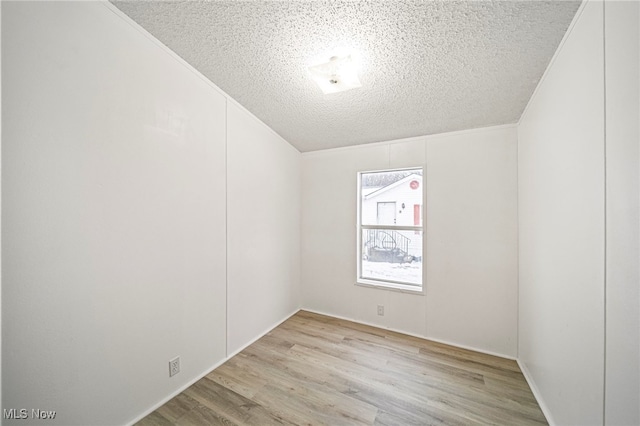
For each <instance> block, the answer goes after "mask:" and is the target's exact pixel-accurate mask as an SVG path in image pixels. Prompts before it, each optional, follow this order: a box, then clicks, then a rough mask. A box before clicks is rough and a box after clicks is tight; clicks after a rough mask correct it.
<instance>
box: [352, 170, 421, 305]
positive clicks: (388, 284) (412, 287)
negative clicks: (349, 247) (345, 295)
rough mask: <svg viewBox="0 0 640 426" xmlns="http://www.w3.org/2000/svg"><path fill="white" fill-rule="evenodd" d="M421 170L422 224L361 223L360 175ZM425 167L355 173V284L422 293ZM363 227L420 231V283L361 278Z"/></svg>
mask: <svg viewBox="0 0 640 426" xmlns="http://www.w3.org/2000/svg"><path fill="white" fill-rule="evenodd" d="M417 169H420V170H422V185H421V187H422V188H421V190H422V204H421V208H420V215H421V216H422V226H398V225H363V224H362V223H361V221H362V211H361V210H362V175H364V174H368V173H388V172H402V171H407V170H417ZM425 182H426V179H425V167H424V166H423V165H419V166H414V167H404V168H394V169H391V168H390V169H382V170H368V171H362V172H358V173H357V198H358V199H357V202H356V203H357V209H356V214H357V218H356V232H357V238H356V245H357V247H356V253H357V254H356V255H357V259H356V264H357V268H356V269H357V275H356V285H358V286H363V287H372V288H378V289H386V290H393V291H400V292H405V293H411V294H419V295H424V293H425V276H426V268H425V258H426V256H425V253H426V250H425V248H426V238H425V230H424V225H425V223H426V221H425V214H426V213H425V212H426V210H427V209H426V208H425V200H426V189H425V188H426V185H425ZM363 229H392V230H396V231H420V232H422V280H421V284H420V285H416V284H407V283H403V282H398V281H393V280H382V279H374V278H363V277H362V231H363Z"/></svg>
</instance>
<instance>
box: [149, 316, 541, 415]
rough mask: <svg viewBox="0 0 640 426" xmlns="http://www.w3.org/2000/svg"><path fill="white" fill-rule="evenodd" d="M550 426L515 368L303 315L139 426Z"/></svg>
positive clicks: (473, 354)
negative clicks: (368, 425) (477, 425)
mask: <svg viewBox="0 0 640 426" xmlns="http://www.w3.org/2000/svg"><path fill="white" fill-rule="evenodd" d="M172 424H175V425H216V424H224V425H233V424H239V425H240V424H252V425H268V424H295V425H307V424H313V425H318V424H327V425H346V424H349V425H350V424H377V425H436V424H445V425H473V424H483V425H486V424H499V425H534V424H535V425H539V424H547V422H546V420H545V417H544V415H543V414H542V412H541V411H540V407H539V406H538V404H537V403H536V400H535V398H534V397H533V394H532V393H531V390H530V389H529V386H528V385H527V383H526V381H525V379H524V377H523V375H522V373H521V372H520V370H519V368H518V366H517V364H516V362H515V361H511V360H506V359H503V358H498V357H494V356H490V355H485V354H480V353H477V352H472V351H468V350H464V349H458V348H454V347H451V346H447V345H443V344H439V343H434V342H430V341H427V340H422V339H418V338H415V337H410V336H406V335H403V334H399V333H394V332H390V331H387V330H382V329H378V328H374V327H368V326H365V325H361V324H356V323H353V322H349V321H344V320H339V319H336V318H331V317H327V316H322V315H317V314H312V313H309V312H304V311H300V312H298V313H297V314H296V315H294V316H293V317H291V318H289V319H288V320H287V321H285V322H284V323H282V324H281V325H280V326H278V327H277V328H275V329H274V330H272V331H271V332H270V333H269V334H267V335H266V336H264V337H263V338H261V339H260V340H258V341H257V342H256V343H254V344H252V345H251V346H249V347H248V348H246V349H245V350H243V351H242V352H241V353H239V354H238V355H236V356H234V357H233V358H231V359H230V360H229V361H227V362H226V363H225V364H223V365H222V366H220V367H218V368H217V369H215V370H214V371H212V372H211V373H209V374H208V375H207V376H206V377H204V378H203V379H201V380H200V381H198V382H196V383H195V384H194V385H193V386H191V387H189V388H188V389H187V390H185V391H184V392H183V393H181V394H180V395H178V396H177V397H175V398H173V399H172V400H171V401H169V402H168V403H166V404H165V405H163V406H162V407H160V408H159V409H158V410H156V411H154V412H153V413H151V414H150V415H149V416H147V417H146V418H144V419H143V420H142V421H141V422H139V423H138V425H143V426H148V425H172Z"/></svg>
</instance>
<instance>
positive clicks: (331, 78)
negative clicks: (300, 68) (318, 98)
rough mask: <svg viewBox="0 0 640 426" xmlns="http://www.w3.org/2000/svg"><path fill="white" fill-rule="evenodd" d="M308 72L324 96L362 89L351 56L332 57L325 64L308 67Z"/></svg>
mask: <svg viewBox="0 0 640 426" xmlns="http://www.w3.org/2000/svg"><path fill="white" fill-rule="evenodd" d="M309 72H310V73H311V76H312V77H313V79H314V80H315V82H316V83H317V84H318V86H320V89H321V90H322V93H324V94H325V95H327V94H329V93H338V92H344V91H345V90H350V89H355V88H357V87H362V84H360V80H359V79H358V70H357V66H356V63H355V61H354V60H353V59H352V57H351V55H347V56H342V57H338V56H332V57H331V58H330V59H329V62H327V63H324V64H319V65H314V66H312V67H309Z"/></svg>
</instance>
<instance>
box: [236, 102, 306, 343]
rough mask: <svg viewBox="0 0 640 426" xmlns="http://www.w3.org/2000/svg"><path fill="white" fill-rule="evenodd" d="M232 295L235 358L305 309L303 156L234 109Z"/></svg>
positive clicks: (267, 129)
mask: <svg viewBox="0 0 640 426" xmlns="http://www.w3.org/2000/svg"><path fill="white" fill-rule="evenodd" d="M228 118H229V122H228V129H227V134H228V152H227V158H228V176H229V177H228V196H227V202H228V232H229V243H228V247H229V250H228V268H229V269H228V274H229V278H228V283H229V284H228V291H229V303H228V306H227V309H228V313H229V319H228V320H229V324H228V327H229V328H228V330H229V336H228V354H229V355H231V354H233V353H235V352H237V351H238V350H240V349H242V348H243V347H244V346H246V345H247V344H249V343H251V342H252V341H253V340H254V339H255V338H256V337H259V336H262V335H263V334H264V333H265V332H267V331H269V330H270V329H271V328H273V327H274V326H276V325H277V324H278V323H280V322H281V321H282V320H284V319H286V318H287V317H289V316H290V315H291V314H293V313H294V312H295V311H297V309H298V307H299V304H300V297H299V282H300V153H299V152H298V151H297V150H296V149H295V148H293V147H292V146H291V145H289V144H288V143H287V142H286V141H285V140H284V139H282V138H281V137H280V136H278V135H277V134H275V133H274V132H273V131H272V130H270V129H269V128H268V127H267V126H265V125H264V124H263V123H261V122H259V121H258V120H256V119H255V118H253V117H252V116H251V115H249V114H248V113H247V112H246V111H244V110H242V109H240V108H239V107H238V106H236V105H235V104H234V103H231V102H230V103H229V104H228Z"/></svg>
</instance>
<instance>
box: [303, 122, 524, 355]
mask: <svg viewBox="0 0 640 426" xmlns="http://www.w3.org/2000/svg"><path fill="white" fill-rule="evenodd" d="M516 147H517V144H516V132H515V128H514V127H513V126H507V127H498V128H487V129H479V130H474V131H468V132H460V133H455V134H448V135H439V136H430V137H423V138H415V139H411V140H404V141H395V142H389V143H382V144H373V145H367V146H356V147H351V148H343V149H335V150H327V151H318V152H312V153H306V154H303V155H302V158H303V171H302V190H303V191H302V206H303V208H302V209H303V210H302V283H303V287H302V292H303V295H302V307H303V308H305V309H310V310H313V311H318V312H323V313H327V314H331V315H336V316H340V317H345V318H350V319H354V320H357V321H361V322H366V323H370V324H374V325H377V326H380V327H386V328H390V329H395V330H399V331H403V332H407V333H411V334H415V335H418V336H423V337H427V338H432V339H438V340H441V341H447V342H451V343H454V344H457V345H462V346H468V347H473V348H476V349H479V350H482V351H485V352H492V353H498V354H501V355H505V356H509V357H515V355H516V318H517V311H516V309H517V303H516V300H517V269H516V267H517V227H516V223H517V213H516V206H517V198H516ZM425 164H426V175H425V185H426V187H427V188H426V199H425V205H426V237H425V239H426V250H425V253H424V256H425V263H424V265H425V267H424V274H425V286H426V295H416V294H407V293H402V292H397V291H392V290H382V289H376V288H369V287H362V286H356V285H355V278H356V256H355V247H356V203H357V200H356V189H357V188H356V174H357V172H359V171H367V170H380V169H386V168H400V167H411V166H424V165H425ZM377 305H384V306H385V316H378V315H377V312H376V308H377Z"/></svg>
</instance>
